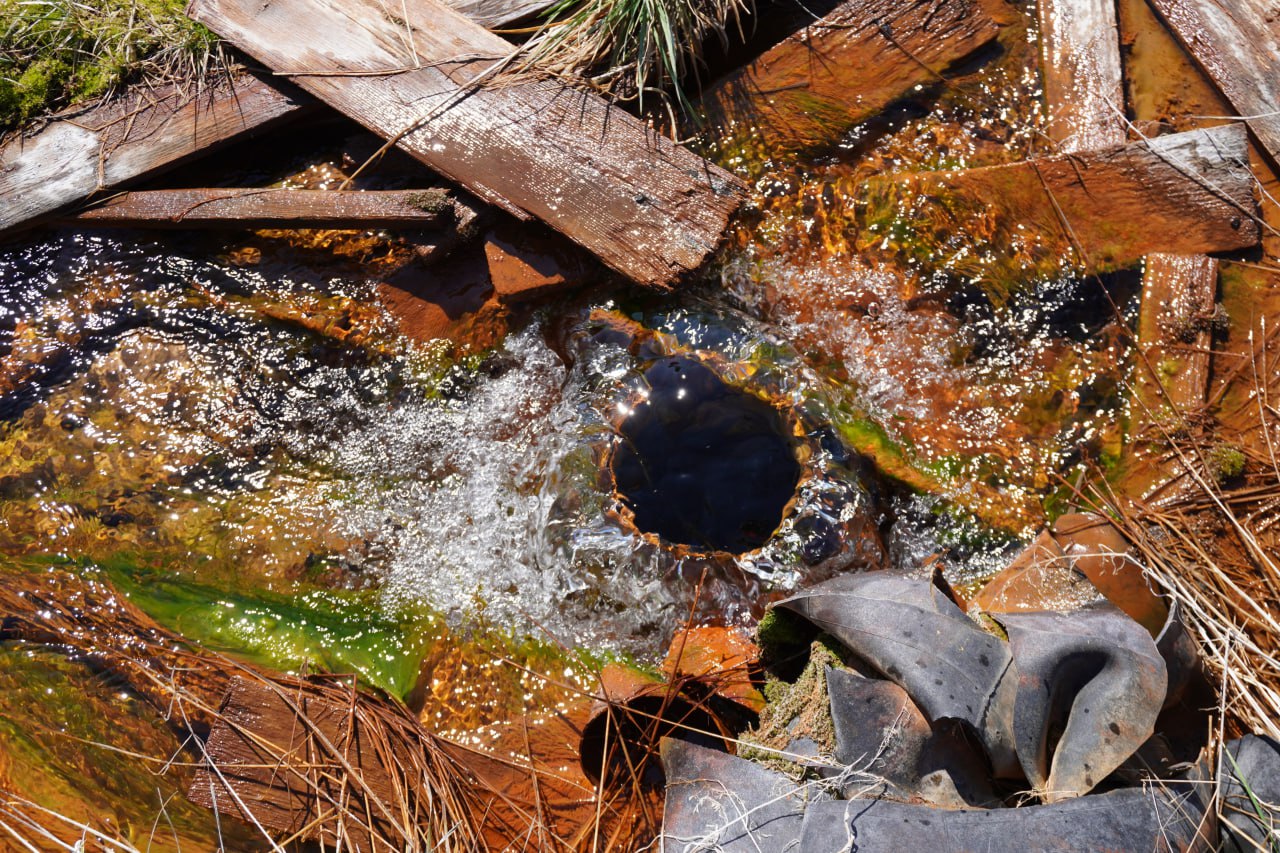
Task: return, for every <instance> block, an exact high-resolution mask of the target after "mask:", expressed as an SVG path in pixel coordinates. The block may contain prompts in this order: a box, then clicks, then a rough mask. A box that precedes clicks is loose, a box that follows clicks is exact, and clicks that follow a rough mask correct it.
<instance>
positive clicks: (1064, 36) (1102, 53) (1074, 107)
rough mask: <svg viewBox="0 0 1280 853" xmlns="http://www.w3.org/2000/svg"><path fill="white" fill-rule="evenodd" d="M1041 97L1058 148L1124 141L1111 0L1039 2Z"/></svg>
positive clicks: (1117, 43) (1067, 149) (1084, 148)
mask: <svg viewBox="0 0 1280 853" xmlns="http://www.w3.org/2000/svg"><path fill="white" fill-rule="evenodd" d="M1036 9H1037V11H1038V13H1039V16H1040V42H1041V49H1042V50H1043V64H1042V66H1041V67H1042V70H1043V78H1044V98H1045V103H1046V105H1047V107H1048V114H1049V123H1048V127H1047V128H1046V130H1047V132H1048V134H1049V136H1050V137H1052V138H1053V139H1054V140H1055V141H1056V142H1057V143H1058V150H1059V151H1061V152H1063V153H1066V152H1070V151H1087V150H1088V149H1090V148H1111V147H1113V146H1116V145H1123V144H1124V142H1125V138H1126V135H1125V121H1124V84H1123V82H1122V77H1121V70H1120V34H1119V31H1118V26H1117V23H1116V7H1115V2H1114V0H1040V2H1039V3H1038V4H1037V5H1036Z"/></svg>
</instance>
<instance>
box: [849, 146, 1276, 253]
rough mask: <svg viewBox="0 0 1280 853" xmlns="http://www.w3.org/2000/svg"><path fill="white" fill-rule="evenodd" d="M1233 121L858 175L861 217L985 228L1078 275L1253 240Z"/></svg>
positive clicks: (1249, 193)
mask: <svg viewBox="0 0 1280 853" xmlns="http://www.w3.org/2000/svg"><path fill="white" fill-rule="evenodd" d="M1253 186H1254V181H1253V175H1252V173H1251V172H1250V171H1249V167H1248V145H1247V139H1246V135H1245V132H1244V128H1242V127H1239V126H1238V125H1228V126H1223V127H1216V128H1212V129H1210V130H1195V131H1191V132H1188V133H1178V134H1172V135H1169V136H1162V137H1158V138H1156V139H1151V140H1145V141H1142V142H1136V143H1132V144H1129V145H1124V146H1120V147H1117V148H1110V149H1104V150H1099V151H1085V152H1081V153H1078V154H1062V155H1057V156H1053V157H1044V158H1040V159H1036V160H1028V161H1024V162H1020V163H1012V164H1008V165H1002V166H990V167H986V168H980V169H968V170H961V171H944V172H917V173H908V174H903V175H894V176H886V177H882V178H875V179H872V180H870V181H868V182H867V185H866V188H865V195H864V199H863V204H864V206H865V209H866V214H865V219H866V220H867V221H869V222H871V223H873V224H875V225H876V227H877V228H879V229H881V231H880V232H877V233H884V229H889V230H890V231H896V230H898V229H902V228H907V229H928V230H929V231H930V232H932V233H934V234H935V235H936V234H937V232H938V231H939V229H941V230H943V231H949V232H954V233H956V234H964V235H966V239H972V236H971V235H972V234H978V233H983V234H987V235H988V236H989V237H990V239H992V240H994V241H996V242H999V243H1001V244H1005V245H1019V246H1021V247H1022V248H1021V251H1023V252H1025V254H1026V255H1027V258H1028V263H1029V264H1031V265H1032V266H1037V267H1038V266H1040V265H1043V266H1044V267H1045V268H1046V271H1048V269H1050V268H1056V267H1057V266H1059V265H1061V264H1062V263H1063V262H1068V263H1072V264H1076V265H1078V266H1080V267H1081V268H1083V269H1084V270H1086V271H1088V272H1106V271H1111V270H1116V269H1123V268H1125V267H1129V266H1132V265H1134V264H1136V263H1137V262H1138V261H1139V260H1140V259H1141V258H1142V257H1144V256H1146V255H1149V254H1151V253H1153V252H1177V253H1186V254H1192V253H1199V252H1222V251H1231V250H1235V249H1243V248H1247V247H1249V246H1253V245H1256V244H1257V242H1258V239H1259V226H1258V218H1257V214H1258V207H1257V202H1256V201H1255V199H1254V196H1253Z"/></svg>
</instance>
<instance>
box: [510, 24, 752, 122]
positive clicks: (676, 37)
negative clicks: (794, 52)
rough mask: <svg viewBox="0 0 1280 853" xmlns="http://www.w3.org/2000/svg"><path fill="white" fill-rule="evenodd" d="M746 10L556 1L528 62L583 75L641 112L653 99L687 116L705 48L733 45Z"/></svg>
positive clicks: (545, 68)
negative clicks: (692, 83)
mask: <svg viewBox="0 0 1280 853" xmlns="http://www.w3.org/2000/svg"><path fill="white" fill-rule="evenodd" d="M753 9H754V0H559V2H557V3H556V4H555V5H554V6H552V7H551V8H550V9H549V10H548V11H547V12H546V18H547V19H548V21H549V22H550V23H548V24H546V25H545V27H544V28H543V29H542V30H541V31H540V32H539V33H538V34H537V36H535V38H534V39H533V40H532V41H531V42H530V45H529V48H530V50H529V53H528V54H527V55H528V57H529V59H530V61H531V62H532V64H533V65H535V66H537V67H539V68H541V69H543V70H547V71H551V72H553V73H568V74H578V73H581V74H584V75H585V76H587V77H588V78H589V79H590V80H591V82H593V83H594V84H596V85H597V86H599V87H600V88H602V89H604V90H606V91H608V92H609V93H610V94H612V95H613V96H615V97H617V98H619V99H621V100H637V101H639V104H640V107H641V108H642V109H643V107H644V104H645V99H646V97H648V98H650V99H652V98H653V97H655V96H657V97H658V99H659V100H667V99H669V100H670V101H674V103H675V104H676V105H678V106H679V107H680V108H681V109H683V110H685V111H686V112H692V110H693V104H692V101H691V100H690V98H689V96H688V94H687V92H686V89H685V87H686V86H688V84H689V83H690V81H691V80H692V79H697V78H698V75H699V73H700V72H701V70H702V68H703V48H704V46H705V45H706V43H708V42H709V41H711V40H716V41H719V42H720V43H721V44H722V45H726V46H727V45H728V43H729V40H730V34H731V33H733V34H736V35H737V36H738V37H739V38H740V37H741V30H742V22H743V19H744V17H746V16H747V15H749V14H751V12H752V10H753ZM667 93H669V94H667Z"/></svg>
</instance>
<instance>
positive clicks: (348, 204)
mask: <svg viewBox="0 0 1280 853" xmlns="http://www.w3.org/2000/svg"><path fill="white" fill-rule="evenodd" d="M69 221H70V222H71V223H73V224H76V225H81V226H116V227H133V228H138V227H141V228H357V229H366V228H428V227H432V226H437V225H451V224H452V223H453V222H454V221H455V217H454V213H453V202H452V200H451V199H450V197H449V195H448V193H446V192H444V191H443V190H381V191H340V190H283V189H185V190H149V191H140V192H130V193H123V194H122V195H119V196H115V197H112V198H109V199H107V200H106V201H104V202H103V203H102V204H101V205H99V206H98V207H94V208H90V209H89V210H86V211H82V212H80V213H78V214H76V215H75V216H73V217H69Z"/></svg>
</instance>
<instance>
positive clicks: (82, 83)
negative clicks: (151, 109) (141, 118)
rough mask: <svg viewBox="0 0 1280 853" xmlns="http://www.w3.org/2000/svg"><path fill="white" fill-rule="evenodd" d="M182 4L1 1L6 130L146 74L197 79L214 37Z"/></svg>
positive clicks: (0, 75) (0, 127)
mask: <svg viewBox="0 0 1280 853" xmlns="http://www.w3.org/2000/svg"><path fill="white" fill-rule="evenodd" d="M183 8H184V3H183V2H182V0H0V22H3V29H0V131H4V130H6V129H10V128H14V127H18V126H20V125H22V124H23V123H25V122H29V121H31V120H32V119H34V118H37V117H39V116H41V115H43V114H45V113H48V112H50V111H52V110H55V109H58V108H60V107H63V106H66V105H68V104H74V103H79V102H83V101H88V100H91V99H93V98H96V97H98V96H100V95H103V94H105V93H107V92H109V91H111V90H112V89H113V88H116V87H118V86H121V85H124V84H127V83H129V82H132V81H133V80H135V79H137V78H140V77H143V76H145V77H147V78H148V79H151V80H163V79H170V78H175V77H190V76H194V75H195V74H196V73H198V70H199V69H201V68H203V67H205V59H206V57H207V56H208V55H209V53H210V51H211V50H212V48H213V45H214V44H215V39H214V37H213V35H212V34H211V33H210V32H209V31H208V30H206V29H205V28H204V27H201V26H200V25H199V24H196V23H195V22H193V21H191V20H190V19H188V18H187V17H186V15H185V14H184V13H183Z"/></svg>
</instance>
